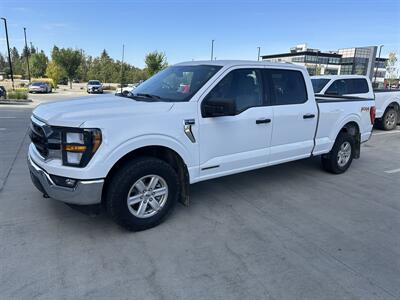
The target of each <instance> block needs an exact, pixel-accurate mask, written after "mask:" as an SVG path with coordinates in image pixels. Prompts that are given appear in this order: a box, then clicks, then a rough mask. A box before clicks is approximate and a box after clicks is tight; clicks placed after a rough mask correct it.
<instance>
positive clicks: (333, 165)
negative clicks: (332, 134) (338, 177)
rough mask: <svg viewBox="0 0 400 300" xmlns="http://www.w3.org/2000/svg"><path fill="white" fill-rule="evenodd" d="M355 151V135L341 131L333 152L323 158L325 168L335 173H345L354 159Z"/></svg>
mask: <svg viewBox="0 0 400 300" xmlns="http://www.w3.org/2000/svg"><path fill="white" fill-rule="evenodd" d="M354 152H355V141H354V137H353V136H352V135H350V134H348V133H346V132H342V133H340V134H339V135H338V137H337V138H336V141H335V144H334V145H333V147H332V150H331V152H329V153H328V154H326V155H323V156H322V158H321V162H322V167H323V169H324V170H326V171H328V172H330V173H333V174H341V173H344V172H345V171H346V170H347V169H348V168H349V167H350V165H351V163H352V161H353V157H354Z"/></svg>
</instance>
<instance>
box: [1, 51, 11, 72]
mask: <svg viewBox="0 0 400 300" xmlns="http://www.w3.org/2000/svg"><path fill="white" fill-rule="evenodd" d="M9 69H10V68H9V67H8V62H7V60H6V58H5V56H4V55H3V54H1V53H0V71H1V72H5V73H6V74H7V75H8V73H9V72H10V70H9Z"/></svg>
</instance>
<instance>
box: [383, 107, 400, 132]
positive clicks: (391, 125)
mask: <svg viewBox="0 0 400 300" xmlns="http://www.w3.org/2000/svg"><path fill="white" fill-rule="evenodd" d="M398 118H399V116H398V113H397V111H396V110H395V109H394V108H388V109H387V110H386V111H385V113H384V114H383V117H382V119H381V120H380V124H379V125H380V126H379V127H380V128H381V129H383V130H393V129H395V128H396V125H397V122H398V121H399V120H398Z"/></svg>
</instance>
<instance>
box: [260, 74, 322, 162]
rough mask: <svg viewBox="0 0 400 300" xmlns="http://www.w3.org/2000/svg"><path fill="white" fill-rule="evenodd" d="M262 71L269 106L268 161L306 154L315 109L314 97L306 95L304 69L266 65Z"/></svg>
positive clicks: (315, 114) (311, 146)
mask: <svg viewBox="0 0 400 300" xmlns="http://www.w3.org/2000/svg"><path fill="white" fill-rule="evenodd" d="M264 72H265V81H266V86H267V87H268V90H269V98H270V99H271V102H272V103H271V104H272V108H273V123H272V126H273V128H272V137H271V143H270V147H271V148H270V160H269V161H270V164H276V163H280V162H285V161H290V160H295V159H300V158H305V157H308V156H310V153H311V151H312V148H313V146H314V135H315V130H316V126H317V117H318V109H317V105H316V103H315V101H314V100H313V99H314V98H313V97H310V98H309V94H308V92H307V86H306V83H305V80H304V76H305V75H306V74H305V71H301V70H293V69H272V68H271V69H269V68H268V69H265V71H264ZM309 90H310V91H312V87H309Z"/></svg>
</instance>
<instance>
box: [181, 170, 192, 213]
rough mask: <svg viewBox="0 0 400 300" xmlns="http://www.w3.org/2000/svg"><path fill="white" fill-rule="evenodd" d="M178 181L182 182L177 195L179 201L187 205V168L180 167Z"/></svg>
mask: <svg viewBox="0 0 400 300" xmlns="http://www.w3.org/2000/svg"><path fill="white" fill-rule="evenodd" d="M179 181H180V182H182V185H181V191H180V195H179V202H181V203H182V204H183V205H184V206H189V186H190V184H189V173H188V172H187V168H182V169H181V171H180V172H179Z"/></svg>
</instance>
